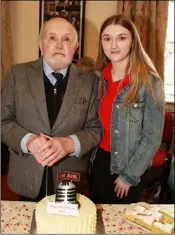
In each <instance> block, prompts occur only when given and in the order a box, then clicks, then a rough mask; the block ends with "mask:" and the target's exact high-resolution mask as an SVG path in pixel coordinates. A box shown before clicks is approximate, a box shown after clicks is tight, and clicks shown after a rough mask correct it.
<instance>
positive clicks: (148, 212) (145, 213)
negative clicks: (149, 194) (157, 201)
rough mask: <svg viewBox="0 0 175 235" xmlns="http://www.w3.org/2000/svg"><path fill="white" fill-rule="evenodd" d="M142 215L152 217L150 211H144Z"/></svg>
mask: <svg viewBox="0 0 175 235" xmlns="http://www.w3.org/2000/svg"><path fill="white" fill-rule="evenodd" d="M143 215H152V211H151V210H144V211H143Z"/></svg>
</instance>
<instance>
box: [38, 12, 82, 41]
mask: <svg viewBox="0 0 175 235" xmlns="http://www.w3.org/2000/svg"><path fill="white" fill-rule="evenodd" d="M54 20H63V21H66V22H67V23H69V24H70V25H71V26H72V29H73V31H74V33H75V43H77V42H78V33H77V30H76V29H75V27H74V26H73V24H71V22H69V21H68V20H67V19H65V18H62V17H53V18H51V19H50V20H47V21H46V22H44V23H43V24H42V26H41V29H40V34H39V39H42V38H43V37H44V30H45V28H46V25H47V24H48V23H49V22H51V21H54Z"/></svg>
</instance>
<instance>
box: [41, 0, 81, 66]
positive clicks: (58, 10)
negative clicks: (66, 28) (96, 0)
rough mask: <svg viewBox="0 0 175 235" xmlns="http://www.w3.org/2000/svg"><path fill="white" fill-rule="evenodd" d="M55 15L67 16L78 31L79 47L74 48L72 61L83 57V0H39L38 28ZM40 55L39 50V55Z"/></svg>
mask: <svg viewBox="0 0 175 235" xmlns="http://www.w3.org/2000/svg"><path fill="white" fill-rule="evenodd" d="M55 16H62V17H65V18H67V19H68V20H69V21H70V22H71V23H72V24H73V25H74V27H75V28H76V30H77V33H78V40H79V48H78V49H77V50H76V52H75V55H74V58H73V62H76V61H77V60H78V59H79V58H81V57H83V48H84V26H85V0H78V1H75V0H72V1H68V0H59V1H56V0H55V1H51V0H40V6H39V28H41V25H42V24H43V23H44V22H45V21H47V20H49V19H51V18H52V17H55ZM40 55H41V53H40V51H39V56H40Z"/></svg>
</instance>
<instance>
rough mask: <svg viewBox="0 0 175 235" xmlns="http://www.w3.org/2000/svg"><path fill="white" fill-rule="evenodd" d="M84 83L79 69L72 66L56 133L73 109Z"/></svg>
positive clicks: (55, 126)
mask: <svg viewBox="0 0 175 235" xmlns="http://www.w3.org/2000/svg"><path fill="white" fill-rule="evenodd" d="M82 82H83V80H82V78H81V76H80V74H79V70H78V68H77V67H76V66H75V65H71V67H70V72H69V79H68V84H67V88H66V91H65V95H64V99H63V103H62V105H61V108H60V111H59V113H58V116H57V118H56V121H55V123H54V125H53V129H52V130H53V131H55V130H56V128H57V127H58V126H59V125H60V124H61V123H62V122H63V121H64V119H65V118H66V116H67V115H68V113H69V111H70V109H72V106H73V104H74V103H75V101H76V98H77V96H78V94H79V90H80V88H81V86H82Z"/></svg>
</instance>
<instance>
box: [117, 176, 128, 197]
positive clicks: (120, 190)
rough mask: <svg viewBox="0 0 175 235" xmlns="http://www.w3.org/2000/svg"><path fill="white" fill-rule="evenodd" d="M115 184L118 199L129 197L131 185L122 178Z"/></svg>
mask: <svg viewBox="0 0 175 235" xmlns="http://www.w3.org/2000/svg"><path fill="white" fill-rule="evenodd" d="M114 183H115V188H114V191H115V192H116V195H117V197H120V198H123V196H125V197H127V196H128V192H129V189H130V185H129V184H126V183H125V182H123V181H122V180H121V178H120V177H117V179H116V180H115V181H114Z"/></svg>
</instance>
